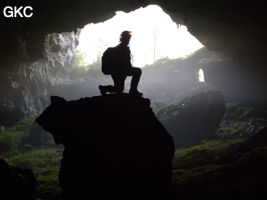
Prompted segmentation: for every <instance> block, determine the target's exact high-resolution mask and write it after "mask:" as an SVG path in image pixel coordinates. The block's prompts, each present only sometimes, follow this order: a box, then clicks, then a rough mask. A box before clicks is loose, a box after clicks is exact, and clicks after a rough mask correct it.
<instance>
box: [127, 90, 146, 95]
mask: <svg viewBox="0 0 267 200" xmlns="http://www.w3.org/2000/svg"><path fill="white" fill-rule="evenodd" d="M129 94H131V95H135V96H143V93H142V92H139V91H138V90H137V89H130V91H129Z"/></svg>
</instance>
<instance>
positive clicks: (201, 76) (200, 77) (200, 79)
mask: <svg viewBox="0 0 267 200" xmlns="http://www.w3.org/2000/svg"><path fill="white" fill-rule="evenodd" d="M198 82H199V83H204V82H205V76H204V71H203V69H201V68H200V69H199V70H198Z"/></svg>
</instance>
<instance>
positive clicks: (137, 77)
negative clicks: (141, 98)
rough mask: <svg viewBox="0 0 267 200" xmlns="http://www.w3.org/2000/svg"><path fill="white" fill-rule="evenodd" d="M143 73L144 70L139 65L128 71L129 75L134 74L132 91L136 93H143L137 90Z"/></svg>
mask: <svg viewBox="0 0 267 200" xmlns="http://www.w3.org/2000/svg"><path fill="white" fill-rule="evenodd" d="M141 74H142V70H141V69H140V68H137V67H132V68H131V69H130V70H129V71H128V73H127V76H132V80H131V88H130V93H136V94H139V95H142V93H140V92H138V90H137V87H138V84H139V81H140V77H141Z"/></svg>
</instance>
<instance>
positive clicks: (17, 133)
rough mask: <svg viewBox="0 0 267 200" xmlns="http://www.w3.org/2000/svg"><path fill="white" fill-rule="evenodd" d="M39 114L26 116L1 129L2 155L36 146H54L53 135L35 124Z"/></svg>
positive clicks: (0, 143) (0, 150) (0, 146)
mask: <svg viewBox="0 0 267 200" xmlns="http://www.w3.org/2000/svg"><path fill="white" fill-rule="evenodd" d="M36 117H37V115H33V116H30V117H26V118H23V119H21V120H20V121H18V123H17V124H15V125H14V126H11V127H6V128H2V129H1V130H0V155H1V154H7V153H9V154H12V153H13V154H14V153H18V152H23V151H29V150H31V149H33V147H34V146H44V145H50V146H54V142H53V141H51V140H52V139H51V136H50V135H48V134H47V133H44V132H43V131H42V129H40V128H38V127H37V126H34V121H35V119H36Z"/></svg>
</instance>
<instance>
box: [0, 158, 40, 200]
mask: <svg viewBox="0 0 267 200" xmlns="http://www.w3.org/2000/svg"><path fill="white" fill-rule="evenodd" d="M0 177H1V179H0V198H1V199H21V200H35V199H36V191H35V188H36V186H37V181H36V179H35V177H34V174H33V172H32V170H30V169H21V168H18V167H12V166H9V165H8V164H7V163H6V162H5V161H4V160H3V159H0Z"/></svg>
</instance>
